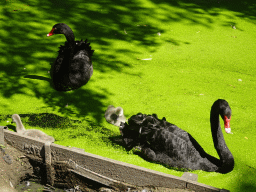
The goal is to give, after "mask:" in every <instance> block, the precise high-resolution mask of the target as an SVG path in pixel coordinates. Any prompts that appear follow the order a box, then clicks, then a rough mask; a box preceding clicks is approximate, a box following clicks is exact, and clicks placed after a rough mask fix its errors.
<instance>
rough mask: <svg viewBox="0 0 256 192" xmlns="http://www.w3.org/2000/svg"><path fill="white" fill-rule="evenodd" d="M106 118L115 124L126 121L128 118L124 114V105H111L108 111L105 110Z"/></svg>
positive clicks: (118, 124)
mask: <svg viewBox="0 0 256 192" xmlns="http://www.w3.org/2000/svg"><path fill="white" fill-rule="evenodd" d="M105 119H106V120H107V122H109V123H111V124H113V125H115V126H118V127H119V126H120V123H121V122H124V123H125V121H126V118H125V116H124V110H123V108H122V107H117V108H115V107H114V106H113V105H109V106H108V108H107V110H106V112H105Z"/></svg>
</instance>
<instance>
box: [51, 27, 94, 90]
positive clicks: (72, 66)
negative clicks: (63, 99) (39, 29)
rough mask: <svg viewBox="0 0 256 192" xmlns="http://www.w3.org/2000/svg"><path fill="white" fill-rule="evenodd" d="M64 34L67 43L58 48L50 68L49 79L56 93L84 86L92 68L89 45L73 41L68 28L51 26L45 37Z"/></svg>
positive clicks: (84, 42) (72, 35) (91, 51)
mask: <svg viewBox="0 0 256 192" xmlns="http://www.w3.org/2000/svg"><path fill="white" fill-rule="evenodd" d="M53 34H64V35H65V37H66V39H67V41H66V42H65V45H64V46H60V47H59V49H60V50H59V55H58V57H57V59H56V60H55V62H54V64H53V65H52V68H51V77H52V80H53V84H54V87H55V89H56V90H57V91H70V90H74V89H78V88H79V87H81V86H83V85H85V84H86V83H87V82H88V81H89V80H90V78H91V76H92V73H93V66H92V62H91V57H92V55H93V52H94V50H91V47H90V46H89V45H90V43H88V42H87V39H86V40H85V41H83V40H81V41H75V36H74V33H73V31H72V30H71V29H70V27H69V26H68V25H66V24H64V23H58V24H56V25H54V26H53V28H52V30H51V31H50V33H49V34H47V36H51V35H53Z"/></svg>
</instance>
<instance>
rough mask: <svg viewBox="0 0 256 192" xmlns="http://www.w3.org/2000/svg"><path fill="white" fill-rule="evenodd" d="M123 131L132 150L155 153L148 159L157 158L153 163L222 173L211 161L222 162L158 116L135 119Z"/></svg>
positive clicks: (138, 116)
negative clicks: (141, 148) (134, 148)
mask: <svg viewBox="0 0 256 192" xmlns="http://www.w3.org/2000/svg"><path fill="white" fill-rule="evenodd" d="M120 131H121V133H122V136H123V141H124V143H125V145H126V146H127V149H128V150H130V149H132V148H133V147H135V146H136V145H140V146H142V147H143V148H144V149H147V148H149V149H150V150H152V151H154V153H156V155H155V156H154V155H153V154H152V153H150V152H148V158H151V157H153V158H151V159H150V160H153V161H156V162H160V163H163V164H165V165H168V166H170V167H178V168H186V169H192V170H197V169H203V170H205V171H216V170H217V169H218V167H217V166H215V165H213V163H212V162H211V161H214V162H215V163H217V164H218V162H219V160H218V159H216V158H215V157H212V156H210V155H208V154H207V153H206V152H205V151H204V150H203V148H202V147H201V146H200V145H199V144H198V142H197V141H196V140H195V139H194V138H193V137H192V136H191V135H190V134H189V133H187V132H186V131H184V130H182V129H180V128H179V127H177V126H176V125H174V124H171V123H169V122H167V121H166V119H165V118H163V119H162V120H160V119H158V118H157V115H156V114H153V115H145V114H141V113H139V114H137V115H134V116H132V117H131V118H130V119H129V120H128V124H127V123H125V124H122V125H121V127H120ZM209 159H210V160H211V161H209Z"/></svg>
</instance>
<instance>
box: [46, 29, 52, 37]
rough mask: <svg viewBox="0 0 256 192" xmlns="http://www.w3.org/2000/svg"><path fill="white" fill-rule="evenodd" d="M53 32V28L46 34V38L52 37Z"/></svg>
mask: <svg viewBox="0 0 256 192" xmlns="http://www.w3.org/2000/svg"><path fill="white" fill-rule="evenodd" d="M53 31H54V28H53V29H52V30H51V31H50V33H48V34H47V37H49V36H52V35H53V34H54V33H53Z"/></svg>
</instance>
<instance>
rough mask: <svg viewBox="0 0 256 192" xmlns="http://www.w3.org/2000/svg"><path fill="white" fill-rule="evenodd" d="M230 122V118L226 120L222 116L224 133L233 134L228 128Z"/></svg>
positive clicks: (225, 117)
mask: <svg viewBox="0 0 256 192" xmlns="http://www.w3.org/2000/svg"><path fill="white" fill-rule="evenodd" d="M230 120H231V116H230V118H228V117H227V116H224V127H225V131H226V133H229V134H233V133H232V132H231V128H230Z"/></svg>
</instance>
